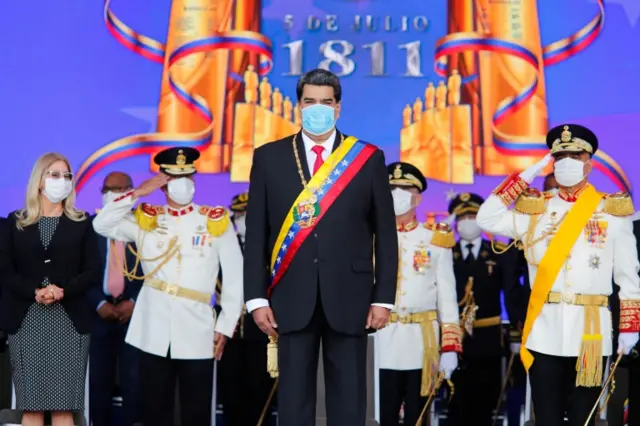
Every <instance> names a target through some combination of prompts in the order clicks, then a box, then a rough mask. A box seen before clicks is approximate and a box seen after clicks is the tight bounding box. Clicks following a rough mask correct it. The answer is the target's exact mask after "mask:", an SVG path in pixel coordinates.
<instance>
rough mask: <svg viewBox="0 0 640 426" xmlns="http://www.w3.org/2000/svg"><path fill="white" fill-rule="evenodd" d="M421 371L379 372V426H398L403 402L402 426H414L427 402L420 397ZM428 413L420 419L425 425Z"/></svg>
mask: <svg viewBox="0 0 640 426" xmlns="http://www.w3.org/2000/svg"><path fill="white" fill-rule="evenodd" d="M421 386H422V370H405V371H401V370H387V369H382V370H380V426H398V425H399V424H400V423H399V420H400V419H399V417H400V416H399V415H400V407H401V406H402V403H403V402H404V422H403V424H404V425H407V426H414V425H415V424H416V422H417V421H418V418H419V417H420V413H421V412H422V408H423V407H424V404H425V403H426V402H427V398H426V397H422V396H420V387H421ZM428 414H429V413H427V414H425V416H424V417H423V418H422V423H420V424H421V425H426V424H427V418H428V417H429V416H428Z"/></svg>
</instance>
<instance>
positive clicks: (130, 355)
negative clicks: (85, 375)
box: [89, 318, 140, 426]
mask: <svg viewBox="0 0 640 426" xmlns="http://www.w3.org/2000/svg"><path fill="white" fill-rule="evenodd" d="M127 328H128V324H117V323H109V322H106V321H104V320H103V319H101V318H97V319H96V324H95V326H94V328H93V332H92V333H91V347H90V353H89V359H90V361H89V412H90V416H91V421H92V422H93V425H94V426H111V425H113V412H112V408H113V404H112V397H113V388H114V386H115V381H116V377H117V375H118V374H117V372H116V370H119V371H118V372H119V379H120V390H121V396H122V423H121V424H122V426H132V425H133V424H134V423H136V421H137V420H138V419H139V416H138V415H139V410H138V408H139V405H140V381H139V379H140V372H139V371H138V362H139V359H138V358H139V351H138V349H136V348H134V347H133V346H131V345H128V344H127V343H125V341H124V338H125V336H126V334H127Z"/></svg>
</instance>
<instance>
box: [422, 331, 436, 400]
mask: <svg viewBox="0 0 640 426" xmlns="http://www.w3.org/2000/svg"><path fill="white" fill-rule="evenodd" d="M420 329H421V330H422V342H423V344H424V351H423V353H422V383H421V386H420V396H428V395H429V394H430V393H431V392H432V391H433V386H434V381H433V379H434V377H435V375H436V374H437V373H438V361H439V359H438V352H439V347H438V342H437V340H436V334H435V331H434V330H433V321H422V322H420Z"/></svg>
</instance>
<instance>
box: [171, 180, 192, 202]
mask: <svg viewBox="0 0 640 426" xmlns="http://www.w3.org/2000/svg"><path fill="white" fill-rule="evenodd" d="M167 193H168V194H169V198H171V200H173V202H175V203H176V204H180V205H181V206H186V205H187V204H189V203H191V201H192V200H193V195H194V194H195V193H196V186H195V184H194V182H193V181H192V180H191V179H189V178H186V177H183V178H178V179H173V180H170V181H169V183H168V184H167Z"/></svg>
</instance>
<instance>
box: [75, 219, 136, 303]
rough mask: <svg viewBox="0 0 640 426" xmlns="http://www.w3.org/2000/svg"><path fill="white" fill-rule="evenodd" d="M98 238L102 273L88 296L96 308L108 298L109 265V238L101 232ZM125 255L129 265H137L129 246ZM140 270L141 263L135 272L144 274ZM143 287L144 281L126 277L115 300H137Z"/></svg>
mask: <svg viewBox="0 0 640 426" xmlns="http://www.w3.org/2000/svg"><path fill="white" fill-rule="evenodd" d="M94 218H95V216H92V217H91V220H92V221H93V219H94ZM96 238H97V245H98V252H99V254H100V273H101V274H100V280H99V281H98V282H96V285H92V286H91V287H90V288H89V291H87V298H88V300H89V303H90V305H91V307H92V308H93V309H94V310H95V309H97V308H98V305H99V304H100V302H103V301H106V300H107V295H106V294H105V293H104V273H105V270H106V267H107V261H108V259H107V244H108V240H107V238H105V237H103V236H102V235H99V234H97V235H96ZM133 246H134V247H135V244H133ZM125 257H126V259H127V267H129V268H131V267H132V266H133V265H135V262H136V257H135V255H134V254H133V253H131V250H129V249H128V248H125ZM140 272H141V267H140V265H138V268H137V269H136V271H134V274H135V275H136V276H142V275H141V274H140ZM141 288H142V282H141V281H140V280H130V279H129V278H126V277H125V279H124V291H123V293H122V294H121V295H120V296H119V297H118V299H117V300H115V302H119V301H121V300H135V299H136V298H137V297H138V293H140V289H141ZM112 301H113V300H112Z"/></svg>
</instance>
